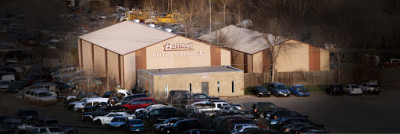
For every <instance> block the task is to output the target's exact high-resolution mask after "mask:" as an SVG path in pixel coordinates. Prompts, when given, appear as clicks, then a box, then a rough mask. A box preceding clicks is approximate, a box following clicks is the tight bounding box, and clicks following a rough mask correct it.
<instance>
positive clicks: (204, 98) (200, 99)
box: [193, 93, 220, 102]
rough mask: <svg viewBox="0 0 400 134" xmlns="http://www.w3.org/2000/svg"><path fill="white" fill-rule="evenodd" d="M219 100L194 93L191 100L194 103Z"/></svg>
mask: <svg viewBox="0 0 400 134" xmlns="http://www.w3.org/2000/svg"><path fill="white" fill-rule="evenodd" d="M219 99H220V98H218V97H210V96H208V95H207V94H205V93H195V94H193V100H194V101H196V102H197V101H205V100H219Z"/></svg>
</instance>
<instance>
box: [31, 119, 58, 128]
mask: <svg viewBox="0 0 400 134" xmlns="http://www.w3.org/2000/svg"><path fill="white" fill-rule="evenodd" d="M48 125H58V120H56V119H52V118H41V119H38V120H37V121H36V123H35V126H48Z"/></svg>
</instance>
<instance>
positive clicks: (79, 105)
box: [69, 97, 108, 111]
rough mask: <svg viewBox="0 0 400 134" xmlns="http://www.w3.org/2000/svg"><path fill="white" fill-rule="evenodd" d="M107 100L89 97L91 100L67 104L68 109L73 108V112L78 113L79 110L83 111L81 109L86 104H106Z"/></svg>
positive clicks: (85, 99)
mask: <svg viewBox="0 0 400 134" xmlns="http://www.w3.org/2000/svg"><path fill="white" fill-rule="evenodd" d="M107 101H108V98H101V97H91V98H83V99H81V100H80V101H78V102H77V101H74V102H71V103H69V105H70V107H72V106H73V109H72V110H73V111H79V110H81V109H83V107H84V106H85V105H86V104H87V103H92V104H93V103H95V102H98V103H100V102H107Z"/></svg>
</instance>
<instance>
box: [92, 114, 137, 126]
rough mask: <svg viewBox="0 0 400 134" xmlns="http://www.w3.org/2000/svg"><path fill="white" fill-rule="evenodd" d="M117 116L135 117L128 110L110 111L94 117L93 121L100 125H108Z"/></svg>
mask: <svg viewBox="0 0 400 134" xmlns="http://www.w3.org/2000/svg"><path fill="white" fill-rule="evenodd" d="M116 116H125V117H128V118H129V119H132V118H134V117H133V116H132V115H130V114H128V113H126V112H110V113H108V114H106V115H104V116H96V117H94V118H93V122H94V123H95V124H98V125H108V124H110V122H111V120H112V119H113V118H114V117H116Z"/></svg>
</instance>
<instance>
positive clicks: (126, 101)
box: [115, 93, 147, 105]
mask: <svg viewBox="0 0 400 134" xmlns="http://www.w3.org/2000/svg"><path fill="white" fill-rule="evenodd" d="M146 97H147V95H146V94H143V93H141V94H134V95H129V96H126V97H125V98H123V99H122V100H121V101H120V102H118V103H117V104H115V105H125V104H126V103H128V102H130V101H131V100H133V99H136V98H146Z"/></svg>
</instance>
